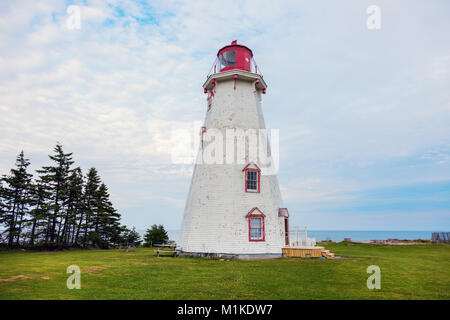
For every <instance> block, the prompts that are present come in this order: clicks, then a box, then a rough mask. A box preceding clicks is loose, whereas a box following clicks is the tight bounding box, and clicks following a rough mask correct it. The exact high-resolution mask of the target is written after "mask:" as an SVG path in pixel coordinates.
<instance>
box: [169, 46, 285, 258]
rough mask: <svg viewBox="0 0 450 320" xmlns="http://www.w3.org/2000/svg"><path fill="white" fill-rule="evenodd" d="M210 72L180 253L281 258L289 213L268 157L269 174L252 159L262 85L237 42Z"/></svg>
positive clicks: (259, 129)
mask: <svg viewBox="0 0 450 320" xmlns="http://www.w3.org/2000/svg"><path fill="white" fill-rule="evenodd" d="M213 67H214V71H213V73H212V74H210V75H209V76H208V78H207V80H206V82H205V83H204V84H203V88H204V92H205V93H206V94H207V95H208V96H207V111H206V117H205V122H204V126H203V127H202V128H201V138H200V139H201V143H200V148H199V153H198V157H197V163H196V165H195V167H194V172H193V176H192V181H191V186H190V189H189V194H188V198H187V201H186V206H185V211H184V217H183V222H182V226H181V231H180V236H179V240H178V244H177V249H178V250H179V252H180V253H181V254H189V255H199V256H233V257H238V258H258V257H279V256H281V254H282V248H283V247H284V246H288V245H289V223H288V219H289V213H288V210H287V209H286V208H284V206H283V201H282V199H281V193H280V188H279V185H278V179H277V176H276V172H275V171H274V170H273V157H272V156H270V155H269V160H270V161H269V162H270V165H271V166H272V170H266V168H267V166H268V165H267V161H262V160H261V159H260V157H259V156H257V157H255V153H254V152H252V150H253V149H252V147H254V146H256V145H257V143H256V140H255V139H254V137H255V135H254V134H255V133H256V136H258V138H257V140H258V143H261V140H262V138H261V133H260V132H264V131H265V124H264V117H263V113H262V108H261V94H263V93H265V91H266V88H267V85H266V82H265V81H264V79H263V77H262V75H261V74H260V73H259V70H258V67H257V65H256V63H255V62H254V59H253V53H252V51H251V50H250V49H249V48H247V47H246V46H243V45H240V44H237V42H236V41H233V42H232V43H231V45H228V46H225V47H223V48H222V49H220V50H219V52H218V53H217V59H216V62H215V64H214V66H213ZM230 141H231V144H230ZM258 146H261V144H258ZM268 149H269V150H270V148H268ZM259 152H260V151H259V150H258V154H260V153H259ZM266 160H267V159H266Z"/></svg>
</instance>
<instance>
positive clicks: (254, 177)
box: [245, 169, 259, 192]
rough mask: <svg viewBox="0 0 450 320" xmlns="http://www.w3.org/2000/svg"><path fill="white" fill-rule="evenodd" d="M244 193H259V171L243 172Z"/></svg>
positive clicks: (247, 170) (248, 170)
mask: <svg viewBox="0 0 450 320" xmlns="http://www.w3.org/2000/svg"><path fill="white" fill-rule="evenodd" d="M245 191H247V192H249V191H250V192H251V191H253V192H259V170H256V169H246V170H245Z"/></svg>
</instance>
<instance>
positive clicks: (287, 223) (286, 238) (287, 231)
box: [284, 217, 289, 247]
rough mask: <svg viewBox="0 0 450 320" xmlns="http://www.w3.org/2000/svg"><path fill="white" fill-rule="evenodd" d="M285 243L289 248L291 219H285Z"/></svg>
mask: <svg viewBox="0 0 450 320" xmlns="http://www.w3.org/2000/svg"><path fill="white" fill-rule="evenodd" d="M284 241H285V245H286V246H287V247H289V218H288V217H285V218H284Z"/></svg>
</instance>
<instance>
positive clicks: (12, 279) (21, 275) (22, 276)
mask: <svg viewBox="0 0 450 320" xmlns="http://www.w3.org/2000/svg"><path fill="white" fill-rule="evenodd" d="M24 279H31V277H30V276H26V275H24V274H19V275H17V276H11V277H9V278H6V279H0V282H9V281H16V280H24Z"/></svg>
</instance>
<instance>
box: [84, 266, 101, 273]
mask: <svg viewBox="0 0 450 320" xmlns="http://www.w3.org/2000/svg"><path fill="white" fill-rule="evenodd" d="M104 269H106V268H105V267H98V266H92V267H88V268H83V270H82V272H87V273H92V272H97V271H101V270H104Z"/></svg>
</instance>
